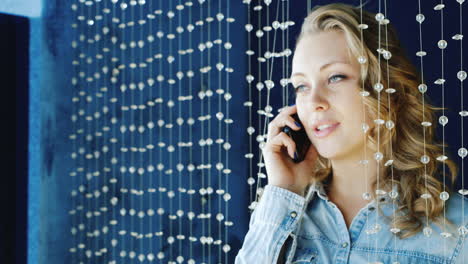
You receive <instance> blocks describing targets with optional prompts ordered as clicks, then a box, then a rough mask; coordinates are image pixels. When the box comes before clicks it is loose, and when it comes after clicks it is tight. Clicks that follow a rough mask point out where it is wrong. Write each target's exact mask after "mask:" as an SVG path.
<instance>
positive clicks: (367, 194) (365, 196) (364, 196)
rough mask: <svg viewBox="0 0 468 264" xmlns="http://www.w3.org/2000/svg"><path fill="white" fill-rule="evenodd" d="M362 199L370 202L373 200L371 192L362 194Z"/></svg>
mask: <svg viewBox="0 0 468 264" xmlns="http://www.w3.org/2000/svg"><path fill="white" fill-rule="evenodd" d="M362 199H364V200H367V201H369V200H370V199H371V195H370V193H369V192H365V193H363V194H362Z"/></svg>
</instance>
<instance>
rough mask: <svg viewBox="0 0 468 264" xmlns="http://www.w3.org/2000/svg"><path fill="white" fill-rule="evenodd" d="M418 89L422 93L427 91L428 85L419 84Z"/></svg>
mask: <svg viewBox="0 0 468 264" xmlns="http://www.w3.org/2000/svg"><path fill="white" fill-rule="evenodd" d="M418 90H419V92H420V93H425V92H426V91H427V85H426V84H424V83H421V84H420V85H418Z"/></svg>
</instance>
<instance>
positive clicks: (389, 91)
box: [385, 88, 396, 94]
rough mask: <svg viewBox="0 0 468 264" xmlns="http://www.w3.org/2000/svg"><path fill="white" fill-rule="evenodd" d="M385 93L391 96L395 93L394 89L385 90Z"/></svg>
mask: <svg viewBox="0 0 468 264" xmlns="http://www.w3.org/2000/svg"><path fill="white" fill-rule="evenodd" d="M385 92H386V93H389V94H392V93H395V92H396V90H395V89H394V88H387V89H385Z"/></svg>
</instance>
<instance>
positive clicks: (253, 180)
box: [247, 177, 255, 185]
mask: <svg viewBox="0 0 468 264" xmlns="http://www.w3.org/2000/svg"><path fill="white" fill-rule="evenodd" d="M247 183H248V184H249V185H253V184H254V183H255V179H254V178H252V177H249V178H248V179H247Z"/></svg>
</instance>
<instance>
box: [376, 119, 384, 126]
mask: <svg viewBox="0 0 468 264" xmlns="http://www.w3.org/2000/svg"><path fill="white" fill-rule="evenodd" d="M374 123H375V124H376V125H383V124H385V120H383V119H375V120H374Z"/></svg>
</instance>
